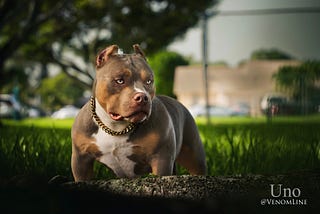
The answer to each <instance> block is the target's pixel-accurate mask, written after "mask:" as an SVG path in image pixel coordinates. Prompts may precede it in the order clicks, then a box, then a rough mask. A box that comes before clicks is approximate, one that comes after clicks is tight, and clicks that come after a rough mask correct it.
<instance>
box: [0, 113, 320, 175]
mask: <svg viewBox="0 0 320 214" xmlns="http://www.w3.org/2000/svg"><path fill="white" fill-rule="evenodd" d="M308 118H309V119H310V120H309V119H307V120H306V118H301V117H295V118H279V120H274V121H273V123H272V124H268V123H266V122H264V121H263V120H259V121H258V122H255V119H251V122H250V119H248V118H245V119H244V120H242V118H241V119H239V118H236V119H234V118H231V119H230V120H229V119H225V118H224V119H223V120H220V119H215V120H214V121H215V124H212V125H205V123H202V122H201V121H200V122H197V123H198V128H199V131H200V135H201V138H202V140H203V142H204V145H205V150H206V156H207V164H208V172H209V175H230V174H233V175H235V174H251V173H258V174H259V173H261V174H266V173H268V174H277V173H286V172H288V171H293V170H302V169H316V168H318V167H319V164H320V133H319V131H318V130H319V129H320V123H319V116H318V117H308ZM219 121H222V123H221V122H219ZM232 121H234V123H233V122H232ZM241 121H244V122H241ZM3 122H4V124H3V126H2V127H1V130H0V131H1V135H0V168H1V169H2V170H1V171H0V177H1V178H7V177H12V176H15V175H20V174H32V175H35V176H41V177H47V178H48V179H49V178H51V177H52V176H55V175H57V174H60V175H64V176H68V177H69V178H70V179H71V170H70V155H71V137H70V125H71V123H70V122H71V121H70V120H67V121H59V122H58V121H51V122H50V120H48V119H44V121H41V120H35V121H31V120H29V121H26V122H25V123H23V124H21V123H19V122H13V121H3ZM22 122H24V121H22ZM43 122H46V123H47V127H44V123H43ZM64 122H66V125H65V126H64V125H63V123H64ZM252 122H253V123H252ZM30 124H34V125H30ZM53 124H56V125H53ZM57 124H59V125H57ZM54 127H55V128H54ZM59 127H63V128H59ZM66 127H68V128H66ZM180 173H181V172H180ZM95 174H96V176H97V178H101V179H103V178H104V179H105V178H112V177H114V176H113V175H112V173H110V171H108V170H107V169H106V167H104V166H102V165H100V164H96V165H95Z"/></svg>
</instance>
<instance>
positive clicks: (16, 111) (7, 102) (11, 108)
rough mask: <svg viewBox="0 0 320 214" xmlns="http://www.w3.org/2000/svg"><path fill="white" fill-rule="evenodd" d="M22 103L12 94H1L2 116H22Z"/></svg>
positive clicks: (18, 117) (0, 108)
mask: <svg viewBox="0 0 320 214" xmlns="http://www.w3.org/2000/svg"><path fill="white" fill-rule="evenodd" d="M21 111H22V107H21V104H20V103H19V102H18V101H17V100H16V99H15V97H14V96H13V95H11V94H0V117H1V118H14V119H20V118H21Z"/></svg>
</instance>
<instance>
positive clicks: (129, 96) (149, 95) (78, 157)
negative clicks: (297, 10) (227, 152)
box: [71, 45, 206, 181]
mask: <svg viewBox="0 0 320 214" xmlns="http://www.w3.org/2000/svg"><path fill="white" fill-rule="evenodd" d="M133 47H134V53H133V54H122V53H118V46H116V45H112V46H109V47H107V48H106V49H104V50H103V51H101V52H100V53H99V55H98V56H97V58H96V78H95V81H94V84H93V89H92V97H91V99H90V101H89V102H88V103H87V104H86V105H84V107H83V108H82V109H81V111H80V112H79V114H78V116H77V117H76V119H75V122H74V124H73V127H72V160H71V166H72V173H73V176H74V179H75V180H76V181H83V180H89V179H91V178H92V177H93V163H94V161H99V162H101V163H103V164H104V165H106V166H107V167H108V168H110V169H111V170H112V171H113V172H114V173H115V174H116V175H117V176H118V177H129V178H133V177H137V176H140V175H144V174H148V173H152V174H154V175H160V176H161V175H172V174H173V173H174V172H173V171H174V165H175V163H178V164H179V165H181V166H183V167H185V168H186V169H187V170H188V171H189V172H190V174H199V175H203V174H206V162H205V152H204V149H203V145H202V142H201V140H200V137H199V133H198V130H197V127H196V125H195V122H194V120H193V118H192V116H191V115H190V114H189V112H188V110H187V109H186V108H185V107H184V106H183V105H182V104H180V103H179V102H177V101H176V100H174V99H172V98H169V97H166V96H156V95H155V88H154V75H153V72H152V70H151V68H150V67H149V65H148V63H147V61H146V58H145V56H144V53H143V52H142V51H141V49H140V47H139V46H138V45H134V46H133Z"/></svg>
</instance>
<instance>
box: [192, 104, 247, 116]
mask: <svg viewBox="0 0 320 214" xmlns="http://www.w3.org/2000/svg"><path fill="white" fill-rule="evenodd" d="M189 111H190V113H191V115H192V116H193V117H200V116H205V115H206V107H205V106H203V105H195V106H192V107H191V108H190V109H189ZM209 115H210V116H217V117H226V116H248V115H250V107H249V105H247V104H245V103H239V104H236V105H233V106H230V107H228V106H209Z"/></svg>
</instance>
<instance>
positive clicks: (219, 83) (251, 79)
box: [174, 60, 300, 116]
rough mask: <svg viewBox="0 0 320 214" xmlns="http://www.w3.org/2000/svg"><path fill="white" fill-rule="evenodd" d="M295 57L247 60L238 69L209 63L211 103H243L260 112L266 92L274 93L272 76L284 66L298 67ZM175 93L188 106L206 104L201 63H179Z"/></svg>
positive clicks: (228, 104)
mask: <svg viewBox="0 0 320 214" xmlns="http://www.w3.org/2000/svg"><path fill="white" fill-rule="evenodd" d="M299 64H300V62H299V61H294V60H256V61H248V62H245V63H243V64H241V65H239V66H238V67H236V68H230V67H228V66H221V65H219V66H218V65H217V66H209V67H208V78H209V81H208V82H209V104H210V105H215V106H226V107H230V106H232V105H236V104H240V103H244V104H247V105H249V106H250V114H251V115H252V116H257V115H260V114H261V111H260V102H261V99H262V97H263V96H264V95H265V94H267V93H272V92H275V81H274V80H273V79H272V75H273V74H274V73H276V72H277V71H278V69H279V68H280V67H282V66H296V65H299ZM174 93H175V94H176V96H177V98H178V100H179V101H180V102H181V103H183V104H184V105H185V106H186V107H187V108H191V107H192V106H194V105H203V106H204V105H205V87H204V75H203V68H202V66H201V65H191V66H179V67H177V68H176V70H175V79H174Z"/></svg>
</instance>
